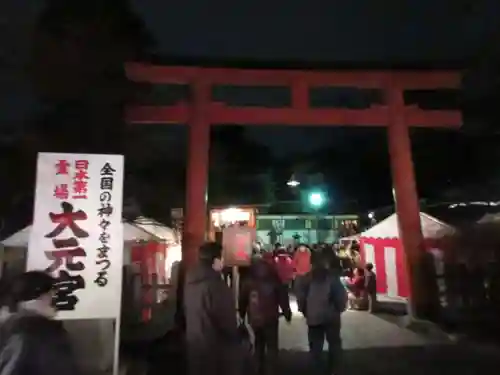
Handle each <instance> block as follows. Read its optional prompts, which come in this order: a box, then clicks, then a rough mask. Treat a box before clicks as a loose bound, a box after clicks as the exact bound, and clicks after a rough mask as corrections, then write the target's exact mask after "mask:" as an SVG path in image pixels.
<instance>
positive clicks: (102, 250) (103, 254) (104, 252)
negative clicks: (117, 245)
mask: <svg viewBox="0 0 500 375" xmlns="http://www.w3.org/2000/svg"><path fill="white" fill-rule="evenodd" d="M109 250H110V247H108V246H107V245H106V244H102V246H101V247H98V248H97V253H98V254H97V257H98V258H107V257H108V251H109Z"/></svg>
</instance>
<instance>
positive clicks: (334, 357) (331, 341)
mask: <svg viewBox="0 0 500 375" xmlns="http://www.w3.org/2000/svg"><path fill="white" fill-rule="evenodd" d="M331 265H332V261H331V256H330V254H328V253H326V252H319V253H316V254H314V256H313V258H312V270H311V272H310V273H309V274H307V275H306V276H305V277H304V280H303V281H302V282H301V284H300V287H299V288H298V289H297V304H298V307H299V311H301V312H302V313H303V314H304V317H305V318H306V323H307V327H308V338H309V351H310V354H311V362H312V365H313V367H314V370H315V372H314V373H315V374H318V375H320V374H325V375H326V374H329V375H330V374H334V373H335V371H337V370H338V365H339V360H340V354H341V350H342V342H341V338H340V328H341V327H340V326H341V322H340V315H341V314H342V312H344V311H345V309H346V305H347V293H346V291H345V288H344V286H343V285H342V283H341V281H340V270H337V269H331V268H330V267H331ZM325 339H326V341H327V343H328V361H327V363H326V364H325V363H323V362H324V361H323V344H324V341H325Z"/></svg>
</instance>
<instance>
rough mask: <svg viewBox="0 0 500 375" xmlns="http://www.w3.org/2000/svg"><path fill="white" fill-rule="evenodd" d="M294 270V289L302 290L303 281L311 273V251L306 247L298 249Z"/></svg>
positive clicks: (301, 246) (293, 262)
mask: <svg viewBox="0 0 500 375" xmlns="http://www.w3.org/2000/svg"><path fill="white" fill-rule="evenodd" d="M292 264H293V270H294V281H293V284H294V285H293V287H294V289H295V288H299V289H300V288H301V286H300V283H301V280H302V279H303V278H304V276H306V275H307V274H308V273H309V271H311V250H309V248H308V247H307V246H305V245H300V246H299V247H298V248H297V251H296V252H295V254H294V256H293V260H292Z"/></svg>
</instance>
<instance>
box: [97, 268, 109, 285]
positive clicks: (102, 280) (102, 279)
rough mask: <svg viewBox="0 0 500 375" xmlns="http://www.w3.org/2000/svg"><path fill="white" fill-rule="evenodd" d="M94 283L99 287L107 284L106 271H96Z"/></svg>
mask: <svg viewBox="0 0 500 375" xmlns="http://www.w3.org/2000/svg"><path fill="white" fill-rule="evenodd" d="M94 283H96V284H97V286H100V287H101V288H102V287H103V286H106V285H108V273H107V272H106V271H99V272H98V273H97V277H96V279H95V280H94Z"/></svg>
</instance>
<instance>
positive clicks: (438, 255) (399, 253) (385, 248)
mask: <svg viewBox="0 0 500 375" xmlns="http://www.w3.org/2000/svg"><path fill="white" fill-rule="evenodd" d="M420 225H421V227H422V235H423V237H424V242H425V248H426V250H427V251H428V252H429V253H430V254H432V255H433V257H434V261H435V266H436V273H437V274H440V273H442V272H443V271H442V267H443V251H444V250H445V248H446V238H447V237H448V236H450V235H452V234H453V233H455V228H454V227H452V226H450V225H448V224H445V223H443V222H442V221H440V220H438V219H436V218H434V217H432V216H430V215H428V214H426V213H423V212H421V213H420ZM360 245H361V259H362V261H363V263H365V264H366V263H373V265H374V268H375V272H376V273H377V293H379V294H382V295H385V296H387V297H391V298H408V296H409V286H408V280H407V274H406V266H405V261H404V254H403V246H402V243H401V240H400V237H399V225H398V217H397V215H396V214H393V215H391V216H389V217H388V218H386V219H385V220H383V221H381V222H380V223H378V224H376V225H374V226H373V227H371V228H370V229H368V230H367V231H365V232H363V233H361V237H360Z"/></svg>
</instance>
